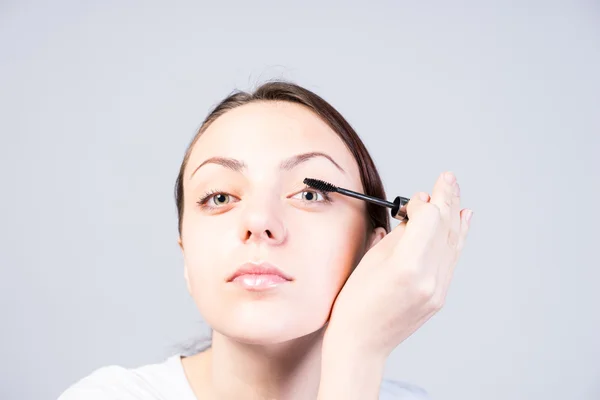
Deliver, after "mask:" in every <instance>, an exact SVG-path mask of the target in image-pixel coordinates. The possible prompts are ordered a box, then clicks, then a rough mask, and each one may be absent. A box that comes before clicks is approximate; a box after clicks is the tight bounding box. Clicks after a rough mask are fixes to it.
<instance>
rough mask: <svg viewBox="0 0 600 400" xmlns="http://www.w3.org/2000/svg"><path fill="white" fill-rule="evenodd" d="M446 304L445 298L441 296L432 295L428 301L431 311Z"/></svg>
mask: <svg viewBox="0 0 600 400" xmlns="http://www.w3.org/2000/svg"><path fill="white" fill-rule="evenodd" d="M445 305H446V299H445V298H444V297H443V296H433V297H432V298H431V300H430V302H429V306H430V307H431V310H432V311H435V312H437V311H440V310H441V309H442V308H444V306H445Z"/></svg>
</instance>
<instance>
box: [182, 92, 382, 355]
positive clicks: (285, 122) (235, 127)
mask: <svg viewBox="0 0 600 400" xmlns="http://www.w3.org/2000/svg"><path fill="white" fill-rule="evenodd" d="M315 152H319V153H323V154H325V155H327V156H329V157H331V159H332V160H333V162H332V161H331V160H329V159H328V158H327V157H326V156H317V155H315V156H313V157H310V156H302V155H306V154H310V153H315ZM298 156H300V158H297V157H298ZM213 157H222V158H225V159H231V160H221V161H218V160H215V161H214V162H208V163H205V161H207V160H209V159H211V158H213ZM232 160H236V161H232ZM203 163H205V164H204V165H202V166H201V167H200V168H198V167H199V166H200V165H201V164H203ZM336 164H337V166H336ZM306 177H309V178H316V179H321V180H324V181H327V182H331V183H333V184H334V185H337V186H341V187H344V188H348V189H351V190H354V191H359V192H362V185H361V181H360V175H359V169H358V165H357V163H356V161H355V159H354V158H353V156H352V154H351V153H350V152H349V151H348V149H347V148H346V146H345V144H344V143H343V142H342V140H341V139H340V138H339V137H338V136H337V134H336V133H335V132H334V131H333V130H332V129H331V128H329V127H328V126H327V124H326V123H324V122H323V121H322V120H321V119H319V117H317V116H316V115H315V114H313V113H312V112H311V111H310V110H308V109H307V108H305V107H303V106H301V105H297V104H293V103H286V102H278V103H275V102H262V103H251V104H247V105H244V106H241V107H238V108H235V109H233V110H231V111H229V112H227V113H226V114H224V115H222V116H221V117H219V118H218V119H217V120H216V121H214V122H213V123H212V124H211V125H210V127H209V128H208V129H207V130H206V131H205V132H204V134H202V136H201V137H200V138H199V140H198V141H197V142H196V144H195V145H194V147H193V149H192V152H191V154H190V158H189V162H188V164H187V167H186V170H185V174H184V178H183V179H184V193H185V196H184V197H185V204H184V217H183V220H182V236H181V238H180V245H181V248H182V250H183V256H184V262H185V278H186V281H187V285H188V290H189V291H190V294H191V295H192V297H193V299H194V301H195V303H196V305H197V307H198V309H199V310H200V313H201V314H202V315H203V317H204V318H205V320H206V321H207V323H208V324H209V325H210V326H211V327H212V328H213V329H214V330H215V331H217V332H219V333H221V334H223V335H225V336H228V337H231V338H233V339H235V340H239V341H242V342H246V343H256V344H270V343H279V342H283V341H287V340H291V339H295V338H298V337H301V336H304V335H307V334H309V333H313V332H315V331H316V330H318V329H320V328H321V327H323V325H324V324H325V323H326V322H327V319H328V317H329V313H330V311H331V307H332V305H333V302H334V300H335V298H336V296H337V294H338V292H339V291H340V289H341V287H342V285H343V283H344V282H345V280H346V278H347V277H348V275H349V274H350V272H351V270H352V269H353V267H354V266H355V265H356V264H357V263H358V262H359V261H360V259H361V257H362V256H363V254H364V253H365V251H366V250H367V249H368V248H369V247H370V246H372V245H373V244H374V243H375V242H376V241H378V240H379V239H381V237H383V235H385V231H384V230H383V229H382V228H378V229H377V230H376V232H375V233H373V234H371V232H369V235H367V219H366V214H365V203H364V202H362V201H360V200H356V199H352V198H349V197H346V196H341V195H339V194H334V193H331V194H329V197H330V202H327V201H325V198H324V197H323V195H322V194H321V193H319V192H316V191H314V189H310V188H307V187H306V185H305V184H304V183H303V182H302V181H303V180H304V178H306ZM213 191H214V193H215V194H214V195H211V196H209V197H208V198H206V199H205V201H203V202H200V204H199V203H198V202H199V201H200V199H201V198H203V197H204V196H205V195H206V193H207V192H213ZM247 262H266V263H270V264H272V265H274V266H276V267H277V268H279V269H280V270H282V271H283V272H284V273H286V274H287V275H288V276H289V277H291V278H292V280H291V281H287V282H285V283H282V284H279V285H277V286H275V287H272V288H269V289H267V290H258V291H257V290H249V289H248V288H247V287H244V286H243V285H240V284H238V283H236V282H228V278H229V277H230V276H231V274H233V273H234V272H235V271H236V270H237V269H238V267H239V266H240V265H242V264H244V263H247Z"/></svg>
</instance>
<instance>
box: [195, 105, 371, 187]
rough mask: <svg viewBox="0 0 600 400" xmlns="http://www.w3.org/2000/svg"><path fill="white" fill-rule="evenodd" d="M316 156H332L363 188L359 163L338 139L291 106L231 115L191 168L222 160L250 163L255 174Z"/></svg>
mask: <svg viewBox="0 0 600 400" xmlns="http://www.w3.org/2000/svg"><path fill="white" fill-rule="evenodd" d="M311 151H320V152H324V153H327V154H329V155H330V156H331V157H333V158H334V159H335V161H336V162H337V163H338V164H340V166H341V167H342V168H343V169H344V170H345V171H347V172H348V175H349V176H350V177H352V180H355V179H358V182H360V176H359V170H358V165H357V163H356V160H355V159H354V157H353V156H352V154H351V153H350V151H349V150H348V148H347V147H346V145H345V143H344V142H343V141H342V139H341V138H340V137H339V136H338V135H337V133H336V132H335V131H333V130H332V129H331V128H330V127H329V126H328V125H327V123H325V122H324V121H323V120H321V118H319V117H318V116H317V115H316V114H315V113H314V112H312V111H311V110H310V109H308V108H307V107H305V106H302V105H300V104H294V103H289V102H275V101H270V102H254V103H250V104H246V105H243V106H240V107H237V108H235V109H233V110H230V111H228V112H226V113H225V114H224V115H222V116H220V117H219V118H217V119H216V120H215V121H214V122H213V123H212V124H211V125H210V126H209V127H208V128H207V130H206V131H205V132H204V133H203V134H202V135H201V137H200V138H199V139H198V141H197V142H196V143H195V145H194V148H193V149H192V152H191V154H190V159H189V163H190V164H191V166H193V165H197V164H198V163H200V162H202V161H203V160H205V159H207V158H210V157H213V156H222V157H231V158H236V159H239V160H241V161H244V162H245V163H246V164H247V165H248V168H249V169H250V170H251V169H259V168H269V169H272V168H276V167H277V166H278V165H279V163H280V162H281V160H282V159H285V158H288V157H290V156H293V155H296V154H300V153H306V152H311ZM188 173H189V168H188Z"/></svg>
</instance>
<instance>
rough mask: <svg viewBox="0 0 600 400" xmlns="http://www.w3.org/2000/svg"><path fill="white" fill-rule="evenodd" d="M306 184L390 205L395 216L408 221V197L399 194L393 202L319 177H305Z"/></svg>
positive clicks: (381, 204) (370, 201)
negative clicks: (338, 185) (342, 186)
mask: <svg viewBox="0 0 600 400" xmlns="http://www.w3.org/2000/svg"><path fill="white" fill-rule="evenodd" d="M304 184H306V185H308V186H310V187H312V188H315V189H318V190H322V191H324V192H336V193H340V194H343V195H346V196H350V197H354V198H356V199H360V200H364V201H368V202H369V203H374V204H377V205H380V206H384V207H389V208H391V209H392V211H391V214H392V217H393V218H396V219H399V220H401V221H408V215H407V214H406V207H405V206H406V203H408V201H409V200H410V199H407V198H406V197H401V196H397V197H396V198H395V199H394V202H393V203H392V202H389V201H386V200H382V199H379V198H377V197H372V196H367V195H366V194H362V193H357V192H353V191H352V190H348V189H344V188H341V187H337V186H335V185H332V184H331V183H329V182H325V181H322V180H319V179H311V178H305V179H304Z"/></svg>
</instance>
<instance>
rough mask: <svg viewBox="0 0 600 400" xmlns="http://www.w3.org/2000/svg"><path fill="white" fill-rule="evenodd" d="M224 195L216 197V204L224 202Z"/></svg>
mask: <svg viewBox="0 0 600 400" xmlns="http://www.w3.org/2000/svg"><path fill="white" fill-rule="evenodd" d="M225 200H226V199H225V195H224V194H220V195H218V196H217V203H222V202H225Z"/></svg>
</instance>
